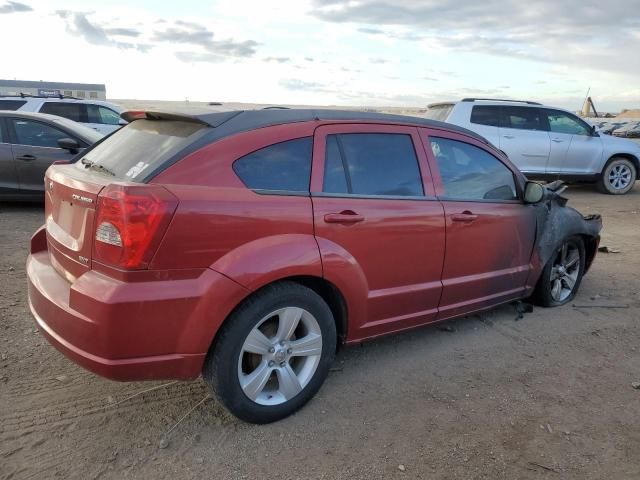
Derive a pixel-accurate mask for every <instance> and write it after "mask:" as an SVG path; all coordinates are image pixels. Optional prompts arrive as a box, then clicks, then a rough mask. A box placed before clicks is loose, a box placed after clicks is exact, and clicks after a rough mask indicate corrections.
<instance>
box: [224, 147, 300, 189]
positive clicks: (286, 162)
mask: <svg viewBox="0 0 640 480" xmlns="http://www.w3.org/2000/svg"><path fill="white" fill-rule="evenodd" d="M312 151H313V140H312V138H311V137H305V138H298V139H296V140H288V141H286V142H281V143H276V144H275V145H270V146H268V147H264V148H261V149H260V150H257V151H255V152H253V153H250V154H249V155H245V156H244V157H242V158H239V159H238V160H236V161H235V162H234V163H233V171H234V172H235V173H236V175H238V177H240V180H242V183H244V184H245V185H246V186H247V187H248V188H251V189H256V190H284V191H290V192H308V191H309V181H310V177H311V156H312Z"/></svg>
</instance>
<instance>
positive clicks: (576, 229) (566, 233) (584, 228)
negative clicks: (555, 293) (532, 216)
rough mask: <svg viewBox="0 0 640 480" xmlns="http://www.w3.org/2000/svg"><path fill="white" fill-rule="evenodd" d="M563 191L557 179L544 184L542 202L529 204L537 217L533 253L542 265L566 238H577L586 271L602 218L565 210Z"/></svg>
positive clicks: (561, 183)
mask: <svg viewBox="0 0 640 480" xmlns="http://www.w3.org/2000/svg"><path fill="white" fill-rule="evenodd" d="M566 188H567V186H566V185H565V184H564V183H563V182H562V181H560V180H558V181H555V182H552V183H549V184H547V185H545V186H544V190H545V192H544V197H543V199H542V200H541V201H540V202H538V203H536V204H534V205H533V207H534V208H535V209H536V218H537V231H536V243H535V245H536V251H537V253H538V257H539V260H540V264H541V265H546V264H547V262H548V261H549V260H550V259H551V257H552V256H553V255H554V254H555V253H556V251H557V250H558V248H559V247H560V246H561V245H562V243H563V242H564V241H565V240H566V239H567V238H569V237H573V236H580V237H582V239H583V240H584V244H585V253H586V263H585V271H586V270H587V269H588V268H589V267H590V266H591V262H592V261H593V258H594V257H595V254H596V251H597V249H598V243H599V242H600V231H601V230H602V217H601V216H600V215H597V214H591V215H582V214H581V213H580V212H578V211H577V210H576V209H575V208H572V207H568V206H567V201H568V199H567V198H566V197H563V196H562V193H563V192H564V191H565V190H566Z"/></svg>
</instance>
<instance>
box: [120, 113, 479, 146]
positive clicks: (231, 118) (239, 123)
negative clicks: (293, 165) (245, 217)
mask: <svg viewBox="0 0 640 480" xmlns="http://www.w3.org/2000/svg"><path fill="white" fill-rule="evenodd" d="M142 113H143V114H144V117H143V118H148V119H166V120H172V119H173V120H181V119H182V120H190V121H196V122H199V123H202V124H205V125H208V126H210V127H213V128H215V132H216V135H215V136H216V137H218V138H221V137H225V136H229V135H233V134H235V133H240V132H247V131H251V130H255V129H258V128H263V127H269V126H273V125H283V124H287V123H296V122H309V121H314V120H317V121H348V122H357V121H363V122H378V123H400V124H407V125H417V126H424V127H433V128H441V129H446V130H449V131H455V132H458V133H463V134H465V135H468V136H470V137H473V138H475V139H477V140H479V141H481V142H484V143H489V142H488V141H487V140H486V139H485V138H484V137H482V136H481V135H478V134H477V133H475V132H472V131H471V130H467V129H466V128H462V127H458V126H457V125H453V124H450V123H444V122H438V121H436V120H429V119H426V118H420V117H411V116H408V115H392V114H388V113H375V112H359V111H351V110H325V109H299V108H291V109H289V108H282V109H280V108H278V109H275V108H267V109H262V110H234V111H227V112H214V111H211V110H199V111H197V110H190V111H177V112H171V111H153V110H145V111H144V112H139V111H138V112H135V111H133V112H124V113H123V114H122V118H124V119H125V120H127V121H132V120H135V119H136V118H141V117H140V115H141V114H142Z"/></svg>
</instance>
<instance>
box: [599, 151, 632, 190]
mask: <svg viewBox="0 0 640 480" xmlns="http://www.w3.org/2000/svg"><path fill="white" fill-rule="evenodd" d="M637 176H638V171H637V169H636V166H635V165H634V164H633V162H632V161H631V160H628V159H626V158H624V157H613V158H611V159H610V160H609V161H608V162H607V164H606V165H605V166H604V169H603V170H602V174H601V175H600V178H599V179H598V190H599V191H600V192H602V193H608V194H610V195H624V194H625V193H627V192H629V190H631V189H632V188H633V186H634V184H635V183H636V179H637Z"/></svg>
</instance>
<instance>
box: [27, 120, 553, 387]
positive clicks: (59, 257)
mask: <svg viewBox="0 0 640 480" xmlns="http://www.w3.org/2000/svg"><path fill="white" fill-rule="evenodd" d="M341 132H345V133H346V132H349V133H356V132H369V133H371V132H382V133H404V134H407V135H410V136H411V138H412V139H413V142H414V147H415V150H416V154H417V157H418V162H419V167H420V172H421V176H422V181H423V187H424V191H425V196H424V197H422V198H411V199H408V198H406V199H399V198H372V197H358V196H349V195H343V196H341V197H340V196H327V195H322V184H323V171H324V156H325V140H326V136H327V135H328V134H330V133H341ZM434 132H435V133H437V135H438V136H448V137H450V138H455V139H459V140H462V141H467V142H469V143H472V144H474V145H477V146H479V147H480V148H485V149H487V148H488V147H485V146H484V145H483V144H481V143H480V142H477V141H476V140H474V139H472V138H470V137H466V136H465V135H461V134H456V133H452V132H448V131H447V130H445V129H443V130H437V131H435V130H432V129H425V128H422V127H419V126H416V125H399V124H379V123H372V122H322V121H314V122H300V123H292V124H288V125H279V126H273V127H265V128H261V129H258V130H255V131H250V132H245V133H240V134H237V135H234V136H232V137H228V138H225V139H222V140H219V141H217V142H214V143H212V144H210V145H207V146H205V147H203V148H201V149H200V150H197V151H195V152H193V153H191V154H189V155H187V156H186V157H185V158H183V159H182V160H180V161H178V162H177V163H175V164H173V165H172V166H170V167H169V168H167V169H166V170H165V171H163V172H162V173H160V174H158V175H157V176H156V177H155V178H153V180H152V181H151V182H150V183H151V185H146V186H145V185H141V184H131V183H127V182H120V181H119V182H115V183H118V184H119V185H120V186H121V187H122V188H131V187H135V188H137V189H142V190H144V189H145V188H150V189H151V188H155V189H157V188H159V187H160V186H161V187H162V188H163V189H164V190H166V191H167V192H169V194H170V195H171V198H172V199H173V198H175V211H174V212H173V213H172V214H171V216H170V220H168V226H167V227H166V231H165V232H164V235H163V236H162V238H161V240H159V241H158V242H155V243H150V246H149V251H148V252H145V255H144V258H145V267H146V268H138V269H129V268H122V267H118V266H115V265H114V264H111V265H109V264H107V263H106V262H100V261H98V259H97V258H96V257H95V255H92V252H94V251H95V249H94V239H95V234H96V228H97V225H96V205H98V204H99V202H100V198H101V197H100V195H101V194H103V193H104V192H105V191H108V190H106V189H105V187H107V186H108V185H109V184H111V183H113V182H112V180H111V179H110V178H109V177H108V176H106V175H98V174H95V173H93V172H87V171H82V170H80V169H78V168H76V167H75V166H74V165H55V166H52V167H51V168H50V169H49V171H48V173H47V178H46V182H47V185H46V186H47V187H48V189H47V195H46V212H45V218H46V224H45V227H43V228H42V229H40V230H38V231H37V232H36V234H35V235H34V237H33V239H32V241H31V254H30V255H29V258H28V260H27V273H28V278H29V302H30V307H31V310H32V312H33V315H34V317H35V318H36V322H37V324H38V326H39V328H40V329H41V330H42V331H43V332H44V334H45V336H46V337H47V338H48V339H49V341H50V342H51V343H52V344H54V345H55V346H56V347H57V348H58V349H60V350H61V351H62V352H64V353H65V354H66V355H67V356H69V357H70V358H72V359H73V360H74V361H76V362H77V363H79V364H81V365H82V366H84V367H85V368H88V369H89V370H92V371H94V372H96V373H98V374H100V375H104V376H106V377H109V378H113V379H117V380H135V379H159V378H180V379H187V378H194V377H197V376H198V375H199V373H200V371H201V368H202V363H203V361H204V358H205V356H206V354H207V352H208V350H209V348H210V346H211V345H212V342H213V341H214V339H215V335H216V334H217V332H218V330H219V328H220V326H221V325H222V324H223V322H224V321H225V319H226V318H227V317H228V315H229V314H230V312H231V311H233V309H234V308H236V307H237V306H238V305H239V304H240V303H241V302H242V301H243V300H244V299H246V298H247V297H248V296H250V295H251V293H252V292H255V291H256V290H258V289H260V288H262V287H263V286H265V285H268V284H270V283H272V282H276V281H278V280H282V279H285V278H292V277H303V276H304V277H315V278H317V279H318V280H321V279H325V280H326V281H328V282H330V283H331V284H333V285H334V286H335V287H336V288H337V289H338V290H339V292H340V294H341V296H342V298H344V301H345V302H346V311H347V314H348V319H347V323H348V325H347V338H346V340H347V342H354V341H360V340H363V339H366V338H372V337H376V336H379V335H383V334H386V333H390V332H394V331H398V330H402V329H406V328H411V327H415V326H417V325H421V324H424V323H428V322H433V321H437V320H440V319H443V318H448V317H451V316H455V315H460V314H463V313H468V312H471V311H475V310H478V309H481V308H487V307H490V306H493V305H496V304H498V303H501V302H503V301H505V300H508V299H512V298H519V297H522V296H524V295H525V294H527V293H528V292H529V291H530V289H531V285H532V284H534V283H535V279H537V276H538V275H539V273H540V269H541V266H540V265H538V264H536V263H535V261H533V263H532V249H533V240H534V235H535V218H534V217H533V211H532V209H531V208H530V207H527V206H526V205H524V204H522V203H521V202H512V203H490V202H452V201H441V200H440V199H439V195H441V193H442V190H441V185H440V177H439V172H438V169H437V165H436V164H435V161H434V159H433V155H432V153H431V149H430V147H429V146H428V138H427V137H428V135H429V134H431V133H434ZM310 136H313V139H314V148H313V165H312V173H311V178H310V192H309V193H308V194H306V195H304V194H302V195H300V194H296V195H293V194H287V193H283V192H277V194H275V193H276V192H271V194H269V193H265V192H262V193H257V192H254V191H252V190H250V189H248V188H247V187H245V186H244V184H243V183H242V182H241V181H240V179H239V178H238V177H237V176H236V175H235V173H234V172H233V169H232V164H233V162H234V161H235V160H236V159H238V158H240V157H242V156H244V155H246V154H248V153H251V152H253V151H255V150H258V149H260V148H263V147H266V146H268V145H272V144H274V143H279V142H283V141H286V140H291V139H296V138H302V137H310ZM491 153H492V154H494V155H499V154H496V152H493V151H491ZM503 160H504V159H503ZM505 163H506V164H507V165H509V167H510V168H512V169H513V171H514V173H515V175H516V177H517V179H518V182H519V184H520V185H521V186H522V184H523V182H524V179H523V177H522V176H521V175H520V174H519V173H518V172H517V170H516V169H515V168H514V167H513V166H512V165H510V164H509V163H508V161H506V160H505ZM121 187H118V188H121ZM143 193H144V192H143ZM80 197H83V198H84V201H83V200H78V199H79V198H80ZM532 265H533V266H532ZM527 279H529V280H528V281H529V284H528V285H527Z"/></svg>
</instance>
